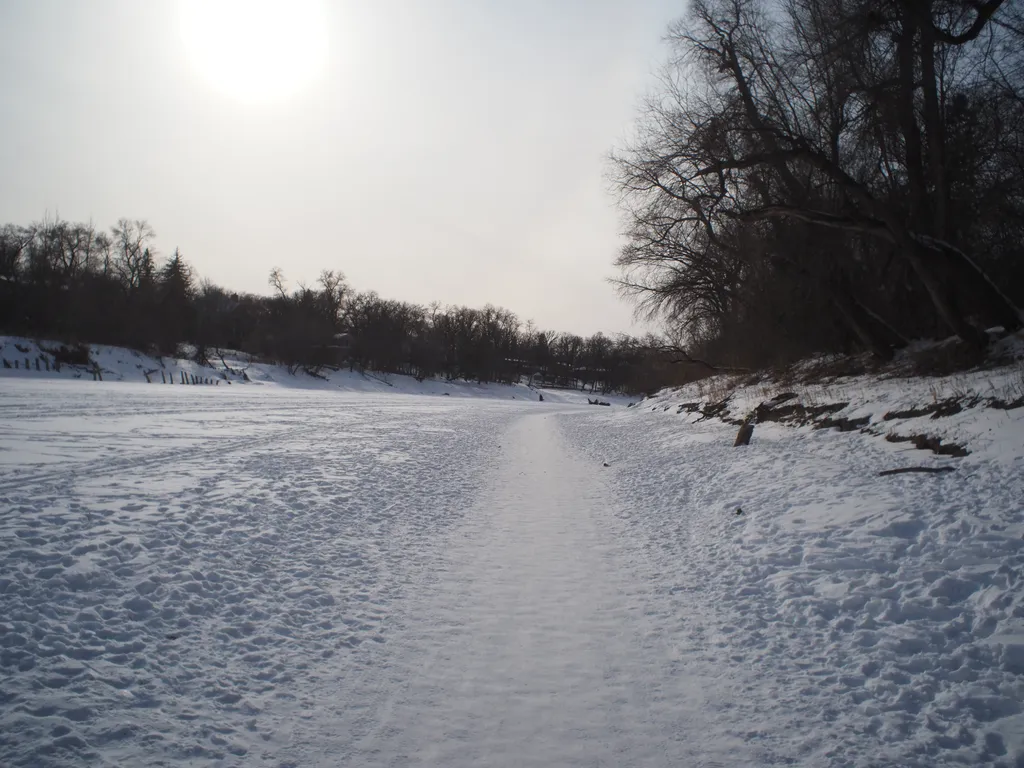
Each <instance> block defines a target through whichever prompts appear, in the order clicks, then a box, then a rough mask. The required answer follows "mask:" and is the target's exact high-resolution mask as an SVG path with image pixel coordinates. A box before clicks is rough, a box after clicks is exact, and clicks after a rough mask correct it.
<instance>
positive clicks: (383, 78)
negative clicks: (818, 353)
mask: <svg viewBox="0 0 1024 768" xmlns="http://www.w3.org/2000/svg"><path fill="white" fill-rule="evenodd" d="M284 5H285V6H286V7H287V6H288V3H287V2H285V3H284ZM184 8H185V6H183V5H181V4H180V3H179V2H177V1H176V0H167V1H166V2H165V1H162V0H161V1H158V0H145V2H142V1H141V0H80V1H79V2H72V0H21V1H17V0H0V222H14V223H22V224H27V223H29V222H31V221H35V220H38V219H40V218H42V217H43V216H44V215H46V214H49V215H51V216H52V215H54V214H59V215H60V216H61V217H62V218H65V219H70V220H76V221H77V220H86V221H88V220H91V221H92V222H93V223H94V224H96V225H97V226H103V227H107V226H109V225H110V224H112V223H114V221H116V219H118V218H120V217H129V218H144V219H146V220H148V221H149V222H150V224H151V225H152V226H153V228H154V229H155V230H156V232H157V236H158V237H157V248H158V250H159V251H160V252H161V253H162V254H168V253H170V252H172V251H173V250H174V248H175V247H179V248H180V249H181V251H182V253H183V254H184V256H185V258H186V259H188V260H189V261H190V262H191V263H192V264H193V265H194V266H195V267H196V269H197V270H198V271H199V273H200V274H201V275H202V276H203V277H208V278H210V279H212V280H213V281H214V282H216V283H218V284H220V285H223V286H225V287H227V288H229V289H232V290H237V291H252V292H258V293H266V292H267V290H268V289H267V275H268V273H269V272H270V270H271V268H272V267H274V266H280V267H281V268H282V269H283V270H284V272H285V275H286V277H287V278H288V279H289V282H290V283H291V284H293V285H294V284H295V283H296V282H299V281H305V282H313V281H314V280H315V278H316V276H317V275H318V274H319V272H320V270H321V269H325V268H330V269H340V270H341V271H343V272H344V273H345V275H346V276H347V277H348V279H349V281H350V282H351V283H352V284H353V286H354V287H356V288H358V289H373V290H376V291H377V292H379V293H380V294H381V295H383V296H387V297H390V298H399V299H405V300H408V301H414V302H419V303H428V302H430V301H433V300H438V301H441V302H442V303H446V304H447V303H456V304H468V305H471V306H482V305H484V304H486V303H493V304H498V305H501V306H504V307H507V308H509V309H511V310H513V311H514V312H516V313H517V314H518V315H519V316H520V317H521V318H523V319H524V320H526V319H533V320H534V321H536V322H537V324H538V325H539V326H540V327H542V328H552V329H558V330H567V331H575V332H578V333H592V332H594V331H598V330H602V331H605V332H618V331H629V330H633V331H638V330H640V328H638V327H637V326H634V325H633V324H632V321H631V308H630V307H629V306H628V305H627V304H626V303H624V302H622V301H621V300H620V299H618V298H617V297H616V295H615V293H614V290H613V288H612V287H611V286H610V285H608V283H607V282H606V278H608V277H609V276H612V275H613V274H614V268H613V267H612V260H613V259H614V258H615V254H616V252H617V250H618V248H619V246H620V243H621V241H620V238H619V236H618V231H619V229H620V224H621V222H620V220H619V217H618V214H617V212H616V211H615V209H614V203H613V200H612V198H611V197H610V195H609V194H608V191H607V184H606V181H605V178H604V174H605V172H606V170H607V169H606V161H605V158H606V156H607V154H608V152H609V151H610V150H611V149H612V148H613V147H614V146H615V145H616V144H617V143H620V142H621V140H622V138H623V137H624V136H626V135H627V133H628V131H629V128H630V125H631V122H632V120H633V118H634V116H635V115H636V111H637V107H638V105H639V102H640V100H641V99H642V97H643V95H644V93H646V92H647V91H649V90H650V89H651V88H653V87H654V83H655V79H656V78H655V75H656V72H657V71H658V69H659V67H660V66H661V63H662V62H663V61H664V60H665V58H666V57H667V50H666V48H665V46H664V44H663V42H662V36H663V35H664V33H665V30H666V27H667V25H668V24H669V22H670V21H672V20H673V19H675V18H677V17H678V16H679V15H680V14H681V13H682V12H683V10H684V7H683V4H682V2H681V0H515V1H514V2H513V1H506V2H498V1H497V0H419V1H418V2H414V1H413V0H407V1H405V2H402V1H401V0H391V1H389V0H360V1H359V2H356V1H355V0H338V1H337V2H330V0H327V1H326V2H324V3H323V6H322V9H321V12H322V13H321V17H320V20H319V22H318V26H319V28H320V29H321V30H325V31H326V43H327V53H326V58H325V59H323V60H322V61H321V63H320V64H319V65H317V66H315V67H314V69H315V72H313V74H312V75H310V76H305V77H303V78H300V77H299V76H298V75H296V76H295V82H294V83H292V84H291V85H290V86H288V83H287V82H286V83H285V85H286V86H288V87H285V88H284V89H283V91H282V92H275V93H270V92H269V91H270V90H271V89H269V87H268V92H267V93H260V92H259V88H260V82H259V78H257V82H256V83H253V82H246V83H245V85H246V87H247V88H249V90H248V91H245V90H244V89H242V88H241V87H236V88H234V89H232V87H231V86H230V84H229V85H227V86H225V85H224V84H223V83H222V82H220V81H218V80H217V78H216V73H215V72H211V71H210V64H209V62H208V61H205V60H203V59H202V57H201V55H199V54H197V53H196V51H195V49H194V48H192V47H190V46H189V44H187V43H188V40H189V37H188V34H187V33H185V34H183V26H182V13H183V9H184ZM196 23H198V24H199V25H200V26H203V24H204V22H203V21H202V19H201V18H200V20H199V22H196V21H195V20H194V19H193V25H194V24H196ZM281 26H282V28H283V27H284V26H285V25H281ZM247 28H248V27H246V26H245V20H239V25H238V26H237V29H238V30H245V29H247ZM211 30H212V31H213V32H217V27H216V20H215V19H212V18H211V20H210V23H209V29H208V30H206V31H207V32H209V31H211ZM193 31H194V30H193ZM201 31H202V30H201ZM239 34H241V33H239ZM297 34H299V38H298V47H297V48H295V47H293V48H292V49H291V53H292V54H295V55H304V53H308V51H309V50H312V49H313V48H314V47H315V46H316V45H317V44H318V43H317V40H318V38H317V37H316V35H315V34H313V35H312V36H311V37H310V38H309V40H308V41H304V40H303V39H302V37H301V35H302V34H304V33H302V32H301V30H300V31H299V33H297ZM207 37H208V35H207ZM242 42H243V43H244V42H245V41H244V40H243V41H242ZM238 45H240V43H239V40H238V39H236V38H232V39H231V40H229V41H227V42H226V43H225V48H224V50H223V51H222V53H223V56H222V57H221V58H222V60H221V62H220V63H221V64H222V65H223V64H224V63H225V62H224V59H231V58H232V56H234V58H235V59H236V60H237V59H239V57H243V56H245V55H250V54H248V53H246V51H245V50H242V49H238V48H236V47H237V46H238ZM236 50H237V51H238V54H237V55H234V53H233V52H235V51H236ZM278 53H280V52H278ZM285 55H290V54H289V53H288V51H286V52H285ZM305 75H309V73H308V72H307V73H305ZM253 88H255V89H257V92H256V94H255V96H256V98H254V94H253V93H252V92H250V91H251V90H252V89H253Z"/></svg>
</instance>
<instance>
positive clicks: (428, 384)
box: [0, 336, 631, 405]
mask: <svg viewBox="0 0 1024 768" xmlns="http://www.w3.org/2000/svg"><path fill="white" fill-rule="evenodd" d="M60 346H61V344H60V343H59V342H55V341H35V340H33V339H28V338H24V337H20V336H0V359H2V360H3V363H4V367H3V368H0V378H14V379H30V380H40V379H42V380H65V381H70V380H75V381H80V380H81V381H95V380H96V379H97V378H99V379H101V380H102V381H104V382H136V383H141V382H146V383H151V384H159V385H161V386H171V387H173V386H175V385H178V386H180V385H181V384H182V383H183V382H184V383H187V384H188V385H189V386H192V385H193V381H195V382H197V385H200V386H218V387H219V386H231V385H241V386H256V387H259V386H269V387H280V388H287V389H305V390H313V391H321V392H368V393H390V394H413V395H436V396H445V397H449V396H450V397H474V398H480V397H483V398H508V399H517V400H534V401H539V397H538V395H539V394H542V395H543V396H544V400H545V402H550V403H577V404H585V403H586V402H587V400H588V399H593V398H598V397H599V398H600V399H601V400H603V401H605V402H611V403H612V404H614V405H625V404H627V403H628V402H630V400H631V399H630V398H627V397H624V396H621V395H604V394H601V395H595V394H590V393H584V392H579V391H575V390H567V389H549V388H537V387H529V386H527V385H526V384H523V383H520V384H493V383H478V382H472V381H465V380H448V379H444V378H440V377H439V378H433V379H423V380H417V379H415V378H413V377H412V376H402V375H397V374H386V373H376V372H373V371H368V372H366V373H361V372H359V371H350V370H347V369H344V368H342V369H341V370H335V369H331V368H324V369H323V370H322V371H321V372H319V373H318V374H317V375H315V376H314V375H311V374H310V373H308V372H306V371H304V370H303V369H301V368H300V369H297V370H295V371H290V370H289V369H288V367H287V366H284V365H276V364H273V363H265V362H258V361H254V360H252V359H251V358H250V357H249V356H248V355H245V354H244V353H241V352H234V351H230V350H213V351H211V352H210V354H209V358H210V365H209V366H205V365H200V364H199V363H196V362H195V361H194V360H190V359H179V358H172V357H154V356H152V355H147V354H144V353H142V352H139V351H137V350H134V349H126V348H124V347H112V346H108V345H103V344H89V345H86V346H87V347H88V349H89V359H90V361H91V364H90V365H77V366H76V365H62V366H61V368H60V371H58V370H56V366H55V365H54V354H53V353H54V352H55V351H56V350H57V349H59V348H60ZM16 364H17V366H18V367H17V368H15V367H14V366H15V365H16ZM8 366H10V367H8ZM37 367H38V370H37ZM94 371H98V376H97V374H96V373H94ZM147 374H148V380H147Z"/></svg>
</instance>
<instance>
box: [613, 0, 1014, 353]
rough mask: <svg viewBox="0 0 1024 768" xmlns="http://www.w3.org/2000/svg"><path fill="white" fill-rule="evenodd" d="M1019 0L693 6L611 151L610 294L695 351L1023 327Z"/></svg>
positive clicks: (893, 342) (847, 344) (860, 344)
mask: <svg viewBox="0 0 1024 768" xmlns="http://www.w3.org/2000/svg"><path fill="white" fill-rule="evenodd" d="M1022 16H1024V14H1022V3H1021V2H1020V0H989V2H985V3H978V2H973V1H968V0H896V1H895V2H891V3H878V2H867V1H865V0H861V1H859V2H858V1H856V0H855V1H854V2H849V1H848V0H694V2H693V3H692V5H691V10H690V13H689V14H688V15H687V16H686V18H684V19H683V20H681V21H680V22H678V23H677V24H675V25H674V26H673V27H672V28H671V30H670V40H671V44H672V50H673V53H674V56H673V59H672V62H671V64H670V66H669V67H668V68H667V70H666V73H665V77H664V79H663V87H662V89H661V91H660V92H659V93H658V94H656V96H655V97H654V98H652V99H651V100H650V102H649V104H648V105H647V108H646V110H645V112H644V113H643V115H642V116H641V117H640V119H639V121H638V126H637V131H636V138H635V140H634V141H633V142H632V143H631V144H630V145H629V146H627V147H625V148H623V149H622V150H620V151H618V152H617V153H615V154H614V156H613V171H612V172H613V181H614V184H615V185H616V188H617V189H618V191H619V193H620V198H621V204H622V208H623V210H624V212H625V218H626V234H627V237H628V244H627V246H626V247H625V248H624V249H623V251H622V253H621V254H620V256H619V259H618V262H617V263H618V265H619V266H620V267H621V269H622V277H621V280H620V281H619V287H620V289H621V291H622V292H623V293H624V294H626V295H627V296H630V297H632V298H633V299H634V300H635V301H636V302H637V306H638V308H639V310H640V311H641V312H645V313H647V314H649V315H652V316H658V317H662V318H664V319H666V320H667V321H668V323H669V324H670V326H671V327H672V328H673V329H675V330H677V331H678V332H681V333H682V334H683V335H684V336H685V337H686V339H687V340H688V343H689V344H691V345H692V346H694V348H695V349H698V350H700V351H702V352H703V353H704V354H705V355H706V356H709V357H711V358H715V359H718V360H723V361H727V362H730V363H732V364H744V365H759V364H764V363H771V362H781V361H785V360H788V359H793V358H795V357H799V356H801V355H805V354H808V353H813V352H822V351H845V350H850V349H868V350H871V351H872V352H874V353H875V354H877V355H879V356H880V357H886V356H889V355H891V354H892V350H893V349H894V348H897V347H899V346H901V345H903V344H905V343H906V340H907V339H908V338H912V337H918V336H936V335H947V334H950V333H952V334H956V335H957V336H959V337H960V338H961V339H962V340H963V341H964V342H965V343H967V344H969V345H972V346H974V347H980V346H983V345H984V344H985V343H986V339H987V337H986V336H985V334H983V333H982V332H981V329H982V328H986V327H992V326H1002V327H1003V328H1005V329H1007V330H1014V329H1017V328H1020V327H1021V314H1020V312H1019V310H1018V307H1019V306H1020V304H1021V302H1022V299H1024V23H1022Z"/></svg>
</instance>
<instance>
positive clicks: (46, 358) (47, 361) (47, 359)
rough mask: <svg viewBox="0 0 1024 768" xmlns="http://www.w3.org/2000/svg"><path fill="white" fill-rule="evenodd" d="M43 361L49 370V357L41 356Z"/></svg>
mask: <svg viewBox="0 0 1024 768" xmlns="http://www.w3.org/2000/svg"><path fill="white" fill-rule="evenodd" d="M43 362H44V363H45V364H46V370H47V371H49V370H50V358H48V357H44V358H43Z"/></svg>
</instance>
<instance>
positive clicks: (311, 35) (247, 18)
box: [181, 0, 327, 102]
mask: <svg viewBox="0 0 1024 768" xmlns="http://www.w3.org/2000/svg"><path fill="white" fill-rule="evenodd" d="M181 35H182V40H183V42H184V44H185V49H186V51H187V54H188V58H189V61H190V62H191V63H192V65H193V66H194V67H195V68H196V69H197V70H198V71H199V73H200V74H201V75H202V76H203V77H204V78H205V79H206V80H207V81H208V82H209V83H210V84H211V85H212V86H214V87H215V88H217V89H218V90H220V91H221V92H223V93H225V94H227V95H229V96H231V97H233V98H236V99H239V100H241V101H245V102H267V101H274V100H278V99H281V98H284V97H286V96H289V95H291V94H292V93H294V92H295V91H297V90H299V89H301V88H302V87H304V86H306V85H308V84H309V83H310V82H311V81H312V80H314V79H315V78H316V77H317V76H318V75H320V74H321V73H322V72H323V70H324V68H325V65H326V61H327V18H326V14H325V11H324V5H323V2H322V0H181Z"/></svg>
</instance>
